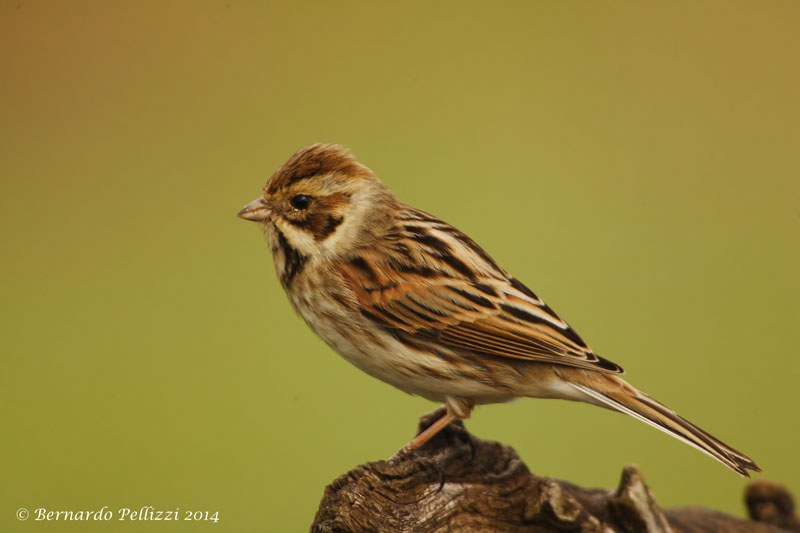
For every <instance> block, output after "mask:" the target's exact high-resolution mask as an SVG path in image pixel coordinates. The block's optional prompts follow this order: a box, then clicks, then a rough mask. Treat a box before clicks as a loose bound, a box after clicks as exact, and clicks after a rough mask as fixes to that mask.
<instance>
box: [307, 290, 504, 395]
mask: <svg viewBox="0 0 800 533" xmlns="http://www.w3.org/2000/svg"><path fill="white" fill-rule="evenodd" d="M297 309H298V310H299V311H300V314H301V316H302V317H303V318H304V319H305V321H306V322H307V323H308V325H309V326H310V327H311V329H312V330H313V331H314V332H315V333H316V334H317V335H318V336H319V337H320V338H321V339H322V340H324V341H325V342H326V343H327V344H328V345H329V346H330V347H331V348H333V349H334V350H335V351H336V352H337V353H338V354H339V355H341V356H342V357H343V358H344V359H345V360H347V361H348V362H350V363H351V364H353V365H354V366H356V367H358V368H359V369H361V370H362V371H364V372H366V373H367V374H369V375H370V376H372V377H374V378H377V379H379V380H381V381H383V382H385V383H388V384H390V385H393V386H394V387H397V388H398V389H400V390H402V391H404V392H407V393H409V394H416V395H418V396H422V397H424V398H427V399H429V400H431V401H435V402H444V401H445V398H446V397H447V396H457V397H463V398H468V399H471V400H473V401H474V402H475V403H478V404H483V403H497V402H505V401H508V400H510V399H512V398H513V396H514V394H513V393H512V392H511V390H510V388H509V387H507V386H498V383H497V382H491V380H489V379H488V376H486V375H485V374H482V373H481V372H480V371H479V370H478V369H475V368H472V367H471V366H470V365H459V364H457V363H454V362H453V361H448V360H445V359H443V358H442V357H440V356H438V355H435V354H433V353H430V352H426V351H424V350H419V349H415V348H412V347H409V346H407V345H405V344H403V343H402V342H400V341H399V340H397V339H396V338H394V337H393V336H392V335H390V334H388V333H385V332H383V331H380V330H378V329H376V328H375V327H374V326H371V325H370V324H365V323H362V322H360V321H354V320H352V317H347V318H342V319H339V318H337V317H335V316H333V315H332V314H331V313H327V312H325V310H324V309H321V308H320V307H319V306H316V307H313V308H312V307H311V306H305V305H298V306H297Z"/></svg>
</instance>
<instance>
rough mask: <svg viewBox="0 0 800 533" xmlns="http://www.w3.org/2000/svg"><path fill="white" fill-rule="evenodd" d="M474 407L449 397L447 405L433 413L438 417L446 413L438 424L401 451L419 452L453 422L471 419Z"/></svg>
mask: <svg viewBox="0 0 800 533" xmlns="http://www.w3.org/2000/svg"><path fill="white" fill-rule="evenodd" d="M473 406H474V404H473V403H472V402H471V401H469V400H465V399H463V398H454V397H450V396H448V397H447V399H446V403H445V405H444V406H442V407H440V408H438V409H437V410H436V411H434V412H433V413H431V415H436V414H438V413H439V412H441V411H444V413H443V414H442V416H440V417H439V419H438V420H436V422H434V423H433V424H431V425H430V426H428V427H427V428H426V429H425V431H423V432H421V433H420V434H419V435H417V436H416V437H414V439H413V440H412V441H411V442H409V443H408V444H406V445H405V446H403V449H402V450H401V451H402V452H406V453H407V452H413V451H414V450H418V449H419V448H420V447H421V446H422V445H423V444H425V443H426V442H428V441H429V440H431V439H432V438H433V437H434V435H436V434H437V433H439V432H440V431H441V430H443V429H444V428H446V427H447V426H448V425H449V424H450V422H452V421H453V420H456V419H464V418H469V415H470V414H471V413H472V408H473Z"/></svg>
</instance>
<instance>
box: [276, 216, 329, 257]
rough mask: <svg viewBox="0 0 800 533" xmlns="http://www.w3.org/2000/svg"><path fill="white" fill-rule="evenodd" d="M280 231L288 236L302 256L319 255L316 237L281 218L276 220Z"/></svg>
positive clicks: (287, 238)
mask: <svg viewBox="0 0 800 533" xmlns="http://www.w3.org/2000/svg"><path fill="white" fill-rule="evenodd" d="M275 225H276V226H277V227H278V230H279V231H280V232H281V233H283V234H284V235H285V236H286V240H288V241H289V242H290V243H291V245H292V247H293V248H294V249H295V250H297V251H298V252H299V253H300V254H301V255H314V254H315V253H319V250H318V248H317V242H316V240H315V239H314V236H313V235H312V234H311V233H309V232H307V231H305V230H303V229H300V228H296V227H294V226H292V225H291V224H289V223H288V222H286V221H284V220H283V219H281V218H278V219H277V220H275Z"/></svg>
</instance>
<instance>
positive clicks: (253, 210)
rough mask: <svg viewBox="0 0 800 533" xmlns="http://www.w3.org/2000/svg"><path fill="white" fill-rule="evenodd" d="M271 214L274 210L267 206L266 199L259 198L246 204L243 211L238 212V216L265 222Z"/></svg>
mask: <svg viewBox="0 0 800 533" xmlns="http://www.w3.org/2000/svg"><path fill="white" fill-rule="evenodd" d="M271 214H272V212H271V211H270V210H269V208H268V207H267V202H266V200H264V198H257V199H256V200H253V201H252V202H250V203H249V204H247V205H246V206H244V207H243V208H242V210H241V211H239V212H238V213H236V216H238V217H239V218H243V219H245V220H252V221H253V222H264V221H265V220H266V219H268V218H269V217H270V215H271Z"/></svg>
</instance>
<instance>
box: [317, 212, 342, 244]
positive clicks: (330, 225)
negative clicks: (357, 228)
mask: <svg viewBox="0 0 800 533" xmlns="http://www.w3.org/2000/svg"><path fill="white" fill-rule="evenodd" d="M342 222H344V217H335V216H333V215H328V216H327V217H325V223H324V224H323V226H322V227H321V228H319V229H318V230H317V231H315V232H314V236H315V237H316V238H317V240H320V241H321V240H324V239H326V238H328V237H329V236H330V235H331V233H333V232H334V231H336V228H338V227H339V225H340V224H341V223H342Z"/></svg>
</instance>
